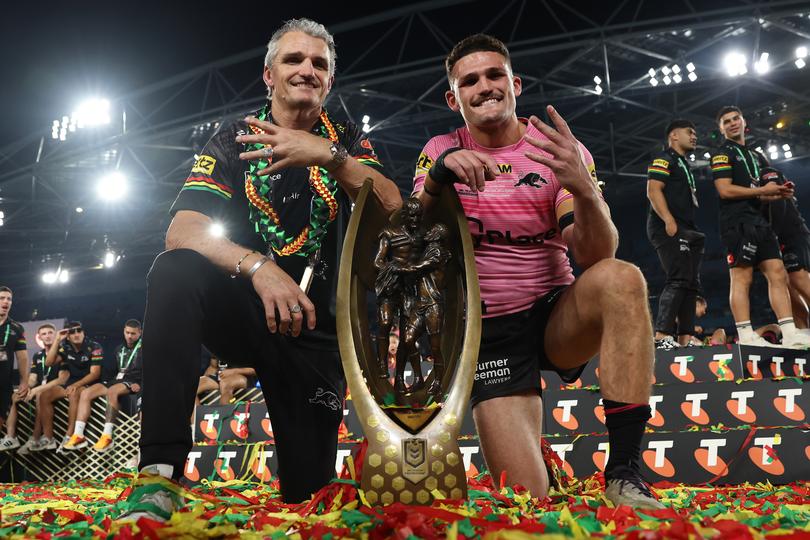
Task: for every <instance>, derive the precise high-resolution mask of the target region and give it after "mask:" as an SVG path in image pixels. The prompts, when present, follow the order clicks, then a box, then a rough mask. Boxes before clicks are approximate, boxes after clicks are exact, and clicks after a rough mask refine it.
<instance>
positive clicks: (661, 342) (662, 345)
mask: <svg viewBox="0 0 810 540" xmlns="http://www.w3.org/2000/svg"><path fill="white" fill-rule="evenodd" d="M679 347H680V345H678V342H677V341H675V339H674V338H673V337H672V336H666V337H663V338H661V339H656V340H655V348H656V349H658V350H659V351H671V350H673V349H677V348H679Z"/></svg>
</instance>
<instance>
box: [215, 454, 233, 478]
mask: <svg viewBox="0 0 810 540" xmlns="http://www.w3.org/2000/svg"><path fill="white" fill-rule="evenodd" d="M224 463H225V460H223V459H215V460H214V469H215V470H216V471H217V474H218V475H219V477H220V478H222V479H223V480H233V479H234V478H236V475H235V474H234V472H233V467H230V466H229V467H228V468H227V469H226V470H224V471H223V470H222V465H223V464H224Z"/></svg>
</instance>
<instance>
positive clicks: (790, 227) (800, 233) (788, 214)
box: [760, 167, 810, 336]
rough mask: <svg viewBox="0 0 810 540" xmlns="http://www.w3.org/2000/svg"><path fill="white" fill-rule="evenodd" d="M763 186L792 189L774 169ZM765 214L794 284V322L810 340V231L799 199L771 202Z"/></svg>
mask: <svg viewBox="0 0 810 540" xmlns="http://www.w3.org/2000/svg"><path fill="white" fill-rule="evenodd" d="M760 182H761V183H767V182H776V183H777V184H779V185H784V184H788V185H790V184H789V180H787V179H785V176H784V175H783V174H782V173H781V171H779V170H777V169H774V168H772V167H766V168H764V169H763V170H762V171H761V172H760ZM763 212H764V215H765V218H766V219H767V220H768V222H769V223H770V224H771V228H772V229H773V232H774V233H775V234H776V237H777V238H778V239H779V244H780V246H781V248H782V261H783V262H784V264H785V270H787V273H788V280H789V282H790V303H791V305H792V308H793V322H794V324H795V325H796V328H797V329H798V330H799V332H800V333H802V334H805V335H808V336H810V330H808V323H810V321H808V309H807V307H808V305H810V273H808V271H810V229H808V228H807V224H806V223H805V222H804V218H803V217H802V214H801V212H799V203H798V201H797V200H796V197H790V198H787V199H777V200H773V201H770V202H769V203H768V204H765V205H763Z"/></svg>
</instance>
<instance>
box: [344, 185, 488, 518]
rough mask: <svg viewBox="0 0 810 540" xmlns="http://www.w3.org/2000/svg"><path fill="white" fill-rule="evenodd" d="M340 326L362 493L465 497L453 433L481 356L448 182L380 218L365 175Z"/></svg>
mask: <svg viewBox="0 0 810 540" xmlns="http://www.w3.org/2000/svg"><path fill="white" fill-rule="evenodd" d="M337 325H338V327H337V331H338V340H339V343H340V355H341V358H342V361H343V369H344V371H345V373H346V379H347V382H348V384H349V390H350V392H351V395H352V401H353V403H354V406H355V410H356V411H357V415H358V417H359V419H360V422H361V424H362V426H363V431H364V432H365V435H366V439H367V441H368V449H367V451H366V454H365V460H364V463H363V469H362V470H363V472H362V476H361V479H360V484H361V488H362V489H363V490H364V492H365V496H366V499H367V500H368V502H369V503H371V504H376V503H382V504H391V503H393V502H395V501H399V502H403V503H406V504H410V503H417V504H427V503H429V502H430V501H431V500H433V499H434V498H435V497H436V496H439V495H440V496H441V497H445V498H452V499H461V498H465V497H466V496H467V482H466V474H465V470H464V464H463V460H462V459H461V452H460V451H459V447H458V442H457V441H458V434H459V430H460V428H461V419H462V416H463V414H464V411H465V409H466V405H467V402H468V401H469V398H470V391H471V389H472V383H473V375H474V373H475V367H476V360H477V357H478V347H479V342H480V338H481V300H480V293H479V289H478V276H477V274H476V270H475V259H474V255H473V246H472V238H471V236H470V233H469V230H468V228H467V219H466V217H465V216H464V213H463V211H462V209H461V203H460V202H459V200H458V196H457V195H456V193H455V191H454V190H445V192H443V193H442V196H441V197H440V198H439V199H438V200H437V201H436V204H435V205H434V206H433V207H432V208H431V209H430V211H429V212H425V211H424V209H423V207H422V204H421V203H420V201H419V200H418V199H416V198H410V199H408V200H407V201H405V203H404V205H403V207H402V209H401V210H399V211H397V212H395V213H394V214H393V215H391V216H390V217H389V216H388V215H387V214H386V213H385V212H384V211H383V210H382V208H381V207H380V206H379V204H378V203H377V201H376V199H375V198H374V196H373V194H372V192H371V181H370V180H366V183H365V184H364V186H363V189H362V190H361V192H360V194H359V195H358V197H357V200H356V201H355V207H354V211H353V212H352V216H351V220H350V221H349V227H348V231H347V234H346V239H345V241H344V244H343V252H342V254H341V260H340V273H339V277H338V291H337ZM396 332H398V333H399V342H398V344H397V345H396V346H394V345H393V344H392V343H391V341H390V340H391V336H392V335H395V334H396ZM409 375H410V376H409Z"/></svg>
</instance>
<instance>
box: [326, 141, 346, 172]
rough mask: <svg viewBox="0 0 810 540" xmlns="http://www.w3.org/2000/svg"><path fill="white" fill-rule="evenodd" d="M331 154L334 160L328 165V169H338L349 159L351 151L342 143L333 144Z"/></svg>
mask: <svg viewBox="0 0 810 540" xmlns="http://www.w3.org/2000/svg"><path fill="white" fill-rule="evenodd" d="M329 152H331V153H332V160H331V161H330V162H329V163H328V164H327V165H326V168H327V169H336V168H338V167H340V166H341V165H343V164H344V163H346V160H347V159H349V151H348V150H346V148H345V147H344V146H343V145H342V144H340V143H336V142H334V143H332V146H330V147H329Z"/></svg>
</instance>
